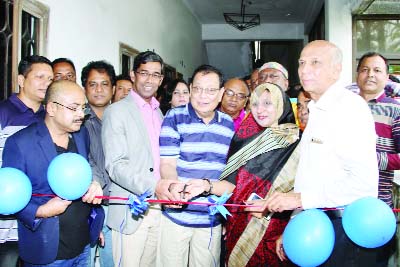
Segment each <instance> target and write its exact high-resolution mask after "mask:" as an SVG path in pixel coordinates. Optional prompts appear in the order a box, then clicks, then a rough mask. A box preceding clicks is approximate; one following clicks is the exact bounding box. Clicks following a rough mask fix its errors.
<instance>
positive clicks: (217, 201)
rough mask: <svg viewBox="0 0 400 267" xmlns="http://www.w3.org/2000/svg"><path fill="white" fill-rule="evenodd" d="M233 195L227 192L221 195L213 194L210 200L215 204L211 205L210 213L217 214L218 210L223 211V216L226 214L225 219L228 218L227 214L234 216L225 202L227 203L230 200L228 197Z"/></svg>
mask: <svg viewBox="0 0 400 267" xmlns="http://www.w3.org/2000/svg"><path fill="white" fill-rule="evenodd" d="M231 196H232V193H231V194H229V195H228V194H227V193H226V192H225V193H224V194H223V195H222V196H220V197H217V196H215V195H212V196H211V197H209V200H210V202H211V203H214V205H211V206H210V207H209V208H208V210H209V212H210V215H215V214H217V213H218V212H219V213H221V215H222V216H224V218H225V220H226V216H227V215H229V216H232V214H231V213H230V212H229V211H228V210H227V209H226V208H225V206H224V204H225V203H226V201H228V199H229V198H230V197H231Z"/></svg>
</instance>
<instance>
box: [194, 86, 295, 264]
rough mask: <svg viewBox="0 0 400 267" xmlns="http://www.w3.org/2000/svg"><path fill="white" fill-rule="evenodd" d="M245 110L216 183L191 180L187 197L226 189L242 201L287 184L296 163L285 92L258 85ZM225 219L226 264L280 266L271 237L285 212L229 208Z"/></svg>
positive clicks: (277, 233)
mask: <svg viewBox="0 0 400 267" xmlns="http://www.w3.org/2000/svg"><path fill="white" fill-rule="evenodd" d="M250 107H251V114H249V116H248V118H247V119H246V120H245V121H244V122H243V123H242V124H241V126H240V128H239V129H238V131H237V132H236V134H235V136H234V137H233V139H232V142H231V146H230V151H229V155H228V163H227V165H226V167H225V169H224V171H223V173H222V175H221V177H220V180H221V181H219V182H212V183H210V182H209V181H208V180H203V181H202V180H200V181H191V182H189V183H188V186H187V191H189V192H190V195H189V198H190V197H192V196H193V195H196V194H201V193H211V194H215V195H222V194H224V193H225V192H228V193H230V192H232V193H233V194H232V196H231V198H230V199H229V202H230V203H243V201H246V200H247V199H248V198H249V196H250V195H251V194H252V193H256V194H258V195H259V196H261V197H263V198H265V197H268V195H269V194H271V193H272V192H274V191H279V192H288V191H290V190H292V189H293V184H294V177H295V172H296V168H297V163H298V153H297V150H296V147H297V144H298V132H299V131H298V128H297V126H296V125H295V124H294V122H295V120H294V114H293V111H292V107H291V104H290V101H289V99H288V97H287V96H286V95H285V93H284V92H283V91H282V90H281V89H280V88H279V87H278V86H277V85H275V84H271V83H266V84H262V85H259V86H258V87H257V88H256V89H255V90H254V92H253V93H252V95H251V98H250ZM230 211H231V213H232V216H231V217H228V221H227V223H226V263H227V266H229V267H231V266H241V267H242V266H286V265H287V264H288V262H281V261H280V260H279V258H278V256H277V254H276V252H275V250H276V245H275V242H276V240H277V239H278V238H279V236H280V235H281V234H282V233H283V230H284V228H285V226H286V224H287V223H288V220H289V216H290V214H289V213H279V214H269V215H267V217H263V218H261V219H259V218H256V217H254V216H252V215H251V214H250V213H248V212H244V211H243V209H240V208H236V209H235V208H231V209H230Z"/></svg>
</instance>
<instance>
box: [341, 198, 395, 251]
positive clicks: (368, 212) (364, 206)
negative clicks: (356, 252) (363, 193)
mask: <svg viewBox="0 0 400 267" xmlns="http://www.w3.org/2000/svg"><path fill="white" fill-rule="evenodd" d="M342 224H343V229H344V231H345V233H346V234H347V236H348V237H349V238H350V239H351V240H352V241H353V242H354V243H356V244H357V245H359V246H362V247H365V248H376V247H380V246H383V245H384V244H386V243H387V242H388V241H390V239H392V237H393V235H394V234H395V232H396V217H395V215H394V213H393V211H392V209H391V208H390V207H389V206H388V205H387V204H386V203H385V202H383V201H382V200H380V199H377V198H374V197H365V198H361V199H358V200H356V201H354V202H353V203H351V204H350V205H348V206H347V207H346V208H345V210H344V213H343V218H342Z"/></svg>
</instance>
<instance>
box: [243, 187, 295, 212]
mask: <svg viewBox="0 0 400 267" xmlns="http://www.w3.org/2000/svg"><path fill="white" fill-rule="evenodd" d="M246 204H248V205H254V206H260V207H249V208H245V209H244V210H245V211H249V212H251V213H252V214H251V215H253V216H254V217H257V218H262V217H263V216H265V214H267V212H268V211H270V212H282V211H285V210H295V209H298V208H301V207H302V204H301V195H300V193H279V192H274V193H272V194H271V196H270V197H268V198H267V199H266V200H252V201H246Z"/></svg>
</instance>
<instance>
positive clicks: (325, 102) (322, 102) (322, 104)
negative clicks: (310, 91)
mask: <svg viewBox="0 0 400 267" xmlns="http://www.w3.org/2000/svg"><path fill="white" fill-rule="evenodd" d="M340 90H341V87H340V86H339V84H338V82H336V83H334V84H332V85H331V86H330V87H329V88H328V90H326V91H325V93H324V94H323V95H322V96H321V97H320V99H318V101H317V102H315V101H314V100H311V101H310V103H309V104H311V106H310V107H315V108H319V109H321V110H328V109H330V107H332V106H334V105H335V104H336V101H337V95H338V94H340Z"/></svg>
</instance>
